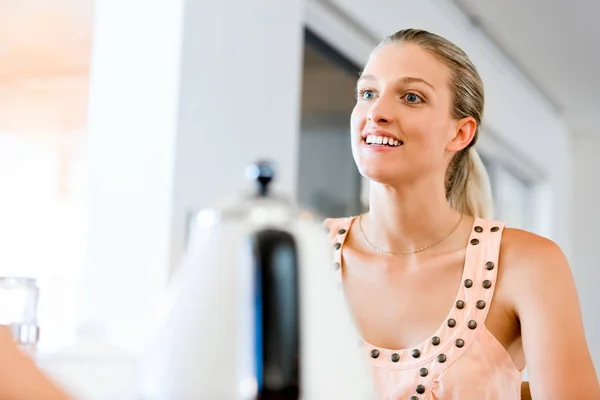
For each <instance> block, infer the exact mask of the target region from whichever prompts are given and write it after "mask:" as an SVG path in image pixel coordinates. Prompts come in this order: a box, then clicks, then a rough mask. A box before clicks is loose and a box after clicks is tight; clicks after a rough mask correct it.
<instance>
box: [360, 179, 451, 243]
mask: <svg viewBox="0 0 600 400" xmlns="http://www.w3.org/2000/svg"><path fill="white" fill-rule="evenodd" d="M460 218H461V215H460V213H459V212H457V211H455V210H454V209H452V207H450V204H449V203H448V201H447V200H446V194H445V191H444V187H443V185H440V184H439V182H437V181H436V182H431V181H430V182H427V181H419V182H417V183H413V184H411V185H410V187H407V186H401V187H391V186H387V185H383V184H380V183H376V182H371V185H370V195H369V212H368V214H366V215H365V216H364V218H363V229H364V232H365V234H366V236H367V237H368V238H369V241H370V242H371V243H373V244H374V245H375V246H377V247H379V248H382V249H385V250H389V251H395V252H396V251H415V250H416V249H419V248H421V247H423V246H429V245H432V244H434V243H435V242H436V241H438V240H440V239H442V238H443V237H444V236H445V235H447V234H448V233H449V232H450V231H451V230H452V229H454V228H455V227H456V224H457V223H458V222H459V220H460Z"/></svg>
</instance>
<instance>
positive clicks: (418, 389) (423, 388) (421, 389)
mask: <svg viewBox="0 0 600 400" xmlns="http://www.w3.org/2000/svg"><path fill="white" fill-rule="evenodd" d="M417 393H419V394H423V393H425V386H423V385H417Z"/></svg>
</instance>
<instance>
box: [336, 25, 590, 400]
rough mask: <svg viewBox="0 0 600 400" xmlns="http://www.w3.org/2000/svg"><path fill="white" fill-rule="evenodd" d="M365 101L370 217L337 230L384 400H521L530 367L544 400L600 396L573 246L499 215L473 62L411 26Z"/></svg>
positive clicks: (387, 43)
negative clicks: (568, 248) (570, 253)
mask: <svg viewBox="0 0 600 400" xmlns="http://www.w3.org/2000/svg"><path fill="white" fill-rule="evenodd" d="M356 93H357V101H356V105H355V107H354V110H353V112H352V117H351V130H352V134H351V141H352V151H353V156H354V159H355V162H356V165H357V167H358V169H359V171H360V173H361V174H362V175H363V176H365V177H367V178H368V179H369V180H370V193H369V211H368V212H367V213H365V214H363V215H360V216H357V217H350V218H341V219H328V220H326V221H325V224H326V225H327V226H328V228H329V229H330V235H331V240H332V244H333V246H334V252H335V266H336V267H337V268H338V271H339V274H340V279H341V280H342V282H343V288H344V292H345V295H346V298H347V300H348V305H349V307H350V310H351V313H352V315H353V317H354V319H355V323H356V327H357V329H358V332H359V333H360V335H361V337H362V341H363V345H364V349H365V356H366V357H368V358H369V360H370V362H371V365H372V372H373V377H374V379H375V383H376V387H377V390H378V392H379V395H380V397H381V398H382V399H386V400H396V399H398V400H399V399H402V400H422V399H444V400H453V399H456V400H486V399H487V400H491V399H494V400H495V399H498V400H512V399H520V398H521V386H522V371H523V369H524V368H525V366H527V368H528V371H529V375H530V386H531V395H532V397H533V398H534V399H542V400H554V399H556V400H558V399H561V400H562V399H566V398H569V399H580V400H581V399H589V400H595V399H600V389H599V385H598V378H597V376H596V372H595V370H594V366H593V365H592V361H591V357H590V354H589V351H588V347H587V344H586V340H585V337H584V331H583V327H582V320H581V314H580V306H579V304H578V297H577V292H576V289H575V285H574V282H573V278H572V276H571V272H570V268H569V265H568V263H567V260H566V259H565V256H564V255H563V253H562V251H561V250H560V248H559V247H558V246H557V245H556V244H554V243H553V242H551V241H550V240H547V239H545V238H542V237H539V236H536V235H534V234H532V233H529V232H524V231H521V230H517V229H511V228H506V227H505V224H504V223H502V222H501V221H494V220H491V219H489V218H490V208H491V207H490V191H489V186H488V181H487V175H486V173H485V170H484V168H483V165H482V163H481V160H480V159H479V157H478V155H477V152H476V151H475V147H474V145H475V143H476V142H477V137H478V134H479V133H478V128H479V126H480V124H481V120H482V115H483V106H484V91H483V85H482V81H481V79H480V76H479V75H478V73H477V70H476V69H475V67H474V66H473V64H472V63H471V61H470V60H469V58H468V57H467V55H466V54H465V53H464V52H463V51H462V50H461V49H459V48H458V47H457V46H455V45H454V44H452V43H450V42H449V41H447V40H445V39H444V38H442V37H440V36H437V35H435V34H432V33H429V32H426V31H422V30H412V29H409V30H402V31H399V32H397V33H395V34H394V35H392V36H390V37H388V38H387V39H385V40H384V41H383V43H381V45H380V46H378V47H377V48H376V49H375V50H374V52H373V53H372V55H371V57H370V59H369V61H368V63H367V65H366V67H365V69H364V71H363V72H362V74H361V76H360V78H359V79H358V82H357V88H356ZM515 100H516V101H518V99H515ZM540 145H542V144H540ZM524 389H527V387H526V386H524ZM525 391H527V390H525Z"/></svg>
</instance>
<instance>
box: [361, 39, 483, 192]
mask: <svg viewBox="0 0 600 400" xmlns="http://www.w3.org/2000/svg"><path fill="white" fill-rule="evenodd" d="M449 79H450V70H449V69H448V68H447V67H446V66H445V65H444V64H442V63H441V62H440V61H438V59H436V58H435V57H434V56H433V55H432V54H431V53H429V52H427V51H426V50H423V49H422V48H421V47H419V46H417V45H413V44H389V45H385V46H383V47H381V48H379V49H378V50H376V52H375V53H374V54H373V55H372V57H371V58H370V60H369V62H368V63H367V65H366V67H365V69H364V71H363V73H362V75H361V77H360V78H359V80H358V82H357V91H356V93H357V101H356V105H355V107H354V110H353V111H352V118H351V130H352V153H353V156H354V160H355V162H356V165H357V166H358V169H359V171H360V173H361V174H362V175H364V176H366V177H367V178H369V179H371V180H374V181H377V182H381V183H384V184H389V185H397V184H399V183H403V182H410V181H414V180H416V179H419V178H422V177H423V176H425V175H429V176H433V177H440V178H441V179H443V177H444V176H445V171H446V168H447V166H448V163H449V161H450V159H451V157H452V155H453V154H454V153H455V152H456V151H458V150H460V149H462V148H464V147H465V146H466V144H468V142H469V141H470V138H472V135H473V133H474V128H475V125H473V124H474V123H475V122H474V120H472V119H471V120H472V121H471V122H470V124H471V125H472V126H471V127H470V128H472V129H471V130H472V131H473V132H466V133H467V134H469V133H470V138H465V137H464V134H465V132H463V131H464V129H465V123H466V124H467V126H466V128H467V130H469V129H470V128H469V126H468V125H469V121H468V120H469V119H466V120H461V121H457V120H455V119H453V118H452V117H451V114H450V109H451V101H452V94H451V93H450V89H449ZM467 139H468V141H467V142H466V143H463V142H464V141H465V140H467Z"/></svg>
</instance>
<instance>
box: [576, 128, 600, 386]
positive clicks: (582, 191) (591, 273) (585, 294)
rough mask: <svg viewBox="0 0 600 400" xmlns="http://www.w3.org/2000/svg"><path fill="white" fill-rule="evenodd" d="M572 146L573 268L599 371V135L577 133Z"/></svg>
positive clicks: (599, 370) (591, 346) (589, 340)
mask: <svg viewBox="0 0 600 400" xmlns="http://www.w3.org/2000/svg"><path fill="white" fill-rule="evenodd" d="M573 147H574V149H575V152H574V159H575V162H574V174H573V180H574V184H575V193H574V210H575V213H574V221H573V271H574V274H575V279H576V282H577V285H578V287H579V293H580V298H581V308H582V312H583V315H584V321H585V325H586V330H587V333H588V344H589V346H590V349H591V351H592V355H593V356H594V360H595V362H596V369H597V372H598V374H599V375H600V311H599V310H598V308H599V306H600V295H599V294H598V293H599V290H598V283H599V282H600V256H599V251H598V238H599V237H600V234H599V227H600V168H599V167H598V161H599V159H598V155H599V154H600V137H598V136H597V135H595V136H591V135H590V136H586V137H577V138H576V139H575V141H574V146H573Z"/></svg>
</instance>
